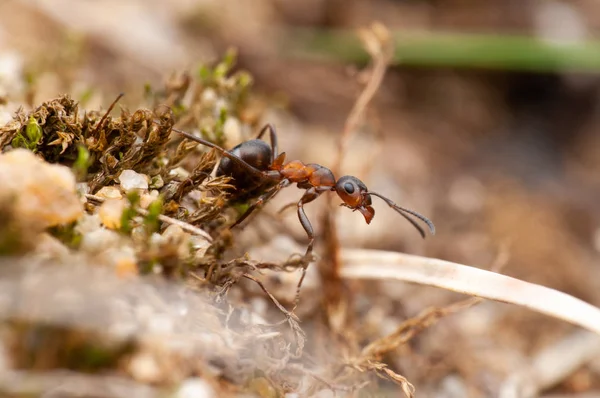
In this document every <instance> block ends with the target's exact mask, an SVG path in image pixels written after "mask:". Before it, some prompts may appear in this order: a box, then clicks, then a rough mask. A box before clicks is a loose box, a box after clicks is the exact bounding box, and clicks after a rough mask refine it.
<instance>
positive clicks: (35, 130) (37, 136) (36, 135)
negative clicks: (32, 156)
mask: <svg viewBox="0 0 600 398" xmlns="http://www.w3.org/2000/svg"><path fill="white" fill-rule="evenodd" d="M25 135H26V136H27V138H28V140H29V143H30V144H33V145H37V144H38V143H39V142H40V141H41V139H42V128H41V127H40V125H39V124H38V122H37V120H35V118H34V117H33V116H30V117H29V121H28V122H27V127H26V128H25Z"/></svg>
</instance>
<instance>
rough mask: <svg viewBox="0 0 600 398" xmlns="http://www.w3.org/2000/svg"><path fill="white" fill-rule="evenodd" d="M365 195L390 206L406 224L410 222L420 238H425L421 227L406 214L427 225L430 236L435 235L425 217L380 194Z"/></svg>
mask: <svg viewBox="0 0 600 398" xmlns="http://www.w3.org/2000/svg"><path fill="white" fill-rule="evenodd" d="M365 194H367V195H375V196H377V197H378V198H380V199H382V200H383V201H384V202H385V203H387V204H388V206H390V207H391V208H392V209H394V210H396V212H398V214H400V215H401V216H402V217H404V218H405V219H406V220H408V222H410V223H411V224H412V226H413V227H415V228H416V229H417V230H418V231H419V233H420V234H421V236H422V237H423V238H425V231H423V228H421V226H420V225H419V224H417V223H416V222H415V220H413V219H412V218H410V217H409V216H408V214H410V215H411V216H414V217H416V218H418V219H419V220H421V221H423V222H424V223H425V224H427V227H428V228H429V232H431V235H435V225H433V222H431V220H430V219H428V218H427V217H425V216H424V215H422V214H420V213H417V212H416V211H414V210H410V209H407V208H405V207H402V206H398V205H397V204H396V203H394V202H392V201H391V200H389V199H388V198H386V197H385V196H383V195H381V194H378V193H377V192H372V191H367V192H365Z"/></svg>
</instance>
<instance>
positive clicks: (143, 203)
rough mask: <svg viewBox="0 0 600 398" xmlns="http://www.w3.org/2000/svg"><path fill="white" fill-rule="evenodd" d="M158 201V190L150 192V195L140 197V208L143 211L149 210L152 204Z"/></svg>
mask: <svg viewBox="0 0 600 398" xmlns="http://www.w3.org/2000/svg"><path fill="white" fill-rule="evenodd" d="M156 199H158V191H157V190H152V191H150V193H145V194H142V196H140V207H141V208H143V209H147V208H148V206H150V204H151V203H152V202H154V201H155V200H156Z"/></svg>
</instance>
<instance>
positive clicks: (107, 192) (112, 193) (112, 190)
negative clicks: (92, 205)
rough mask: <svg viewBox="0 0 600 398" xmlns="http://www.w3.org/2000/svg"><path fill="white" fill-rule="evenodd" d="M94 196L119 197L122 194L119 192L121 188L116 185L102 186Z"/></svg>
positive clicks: (121, 196)
mask: <svg viewBox="0 0 600 398" xmlns="http://www.w3.org/2000/svg"><path fill="white" fill-rule="evenodd" d="M96 196H99V197H101V198H104V199H121V198H123V195H122V194H121V190H120V189H119V188H118V187H113V186H110V187H102V188H100V190H99V191H98V192H97V193H96Z"/></svg>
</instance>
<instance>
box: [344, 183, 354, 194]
mask: <svg viewBox="0 0 600 398" xmlns="http://www.w3.org/2000/svg"><path fill="white" fill-rule="evenodd" d="M344 190H345V191H346V192H348V193H349V194H353V193H354V184H352V183H351V182H347V183H345V184H344Z"/></svg>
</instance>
